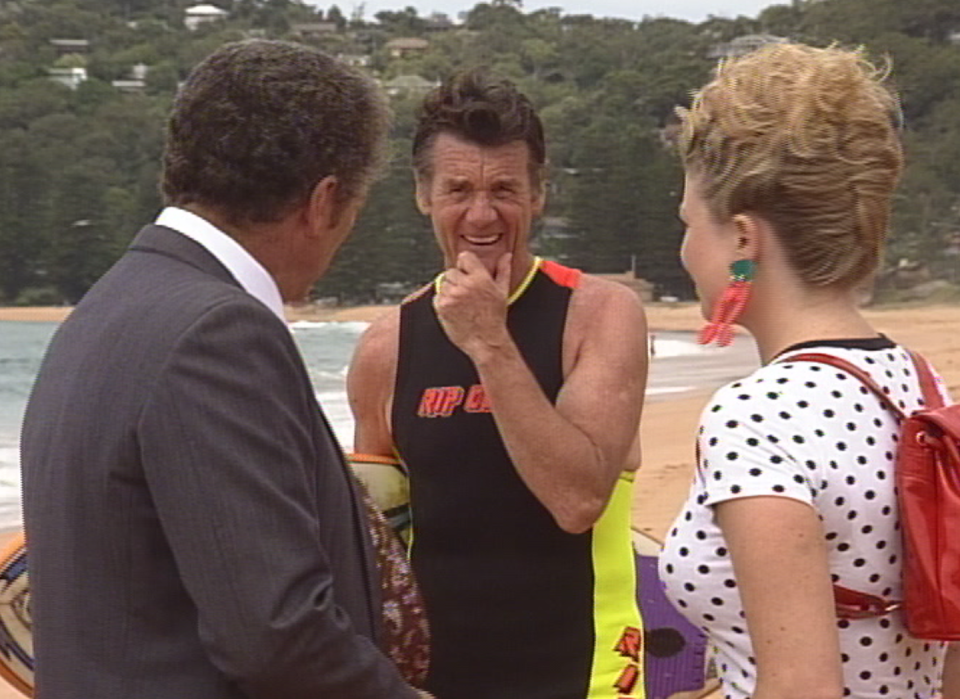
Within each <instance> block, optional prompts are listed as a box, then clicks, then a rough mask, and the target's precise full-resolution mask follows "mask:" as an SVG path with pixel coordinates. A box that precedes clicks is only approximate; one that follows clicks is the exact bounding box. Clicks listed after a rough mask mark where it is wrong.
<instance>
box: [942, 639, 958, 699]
mask: <svg viewBox="0 0 960 699" xmlns="http://www.w3.org/2000/svg"><path fill="white" fill-rule="evenodd" d="M942 695H943V699H960V643H948V644H947V654H946V657H945V658H944V660H943V690H942Z"/></svg>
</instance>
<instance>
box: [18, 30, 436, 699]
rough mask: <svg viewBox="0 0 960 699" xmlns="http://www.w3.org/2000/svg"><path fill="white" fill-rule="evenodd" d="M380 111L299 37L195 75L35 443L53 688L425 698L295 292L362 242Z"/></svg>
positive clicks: (31, 480) (28, 438) (32, 469)
mask: <svg viewBox="0 0 960 699" xmlns="http://www.w3.org/2000/svg"><path fill="white" fill-rule="evenodd" d="M387 121H388V119H387V109H386V106H385V104H384V101H383V98H382V97H381V95H380V93H379V91H378V90H377V89H376V88H375V86H374V85H373V84H372V82H371V81H370V80H369V79H368V78H367V77H365V76H363V75H362V74H361V73H359V72H357V71H355V70H353V69H351V68H348V67H346V66H344V65H342V64H341V63H339V62H338V61H336V60H334V59H332V58H331V57H329V56H327V55H326V54H324V53H322V52H319V51H316V50H314V49H310V48H307V47H303V46H297V45H295V44H288V43H283V42H274V41H250V42H242V43H235V44H228V45H226V46H223V47H221V48H220V49H218V50H217V51H216V52H215V53H214V54H213V55H211V56H210V57H209V58H207V59H206V60H205V61H203V62H202V63H201V64H200V65H199V66H198V67H197V68H196V69H195V70H194V71H193V73H192V74H191V76H190V77H189V79H188V80H187V82H186V84H185V85H184V86H183V87H182V89H181V90H180V93H179V95H178V96H177V99H176V102H175V104H174V107H173V113H172V116H171V118H170V122H169V128H168V131H167V142H166V150H165V154H164V170H163V192H164V195H165V198H166V201H167V202H168V204H169V206H168V208H166V209H164V210H163V212H162V213H161V214H160V216H159V218H158V219H157V220H156V222H155V223H154V224H152V225H148V226H146V227H145V228H143V229H142V230H141V231H140V232H139V234H138V235H137V236H136V238H135V239H134V241H133V243H132V245H131V246H130V249H129V250H128V251H127V252H126V254H125V255H124V256H123V257H122V258H121V259H120V260H119V262H117V264H116V265H115V266H114V267H113V268H112V269H111V270H110V271H108V272H107V273H106V275H104V277H103V278H102V279H100V280H99V281H98V282H97V283H96V285H94V287H93V288H92V289H91V290H90V292H89V293H88V294H87V295H86V296H85V297H84V298H83V300H82V301H81V302H80V304H79V305H78V306H77V308H76V310H75V311H74V312H73V313H72V314H71V315H70V317H69V318H68V319H67V320H66V321H65V322H64V323H63V325H62V326H61V327H60V329H59V331H58V332H57V334H56V336H55V338H54V339H53V342H52V344H51V346H50V349H49V351H48V353H47V355H46V358H45V359H44V362H43V366H42V368H41V370H40V373H39V376H38V378H37V381H36V384H35V387H34V390H33V394H32V396H31V398H30V401H29V405H28V408H27V411H26V418H25V423H24V428H23V438H22V463H23V493H24V514H25V523H26V534H27V542H28V546H29V553H28V556H29V565H30V583H31V590H32V612H33V632H34V649H35V653H36V692H37V696H40V697H48V698H49V699H53V698H56V699H71V698H76V699H93V698H96V699H139V698H143V699H146V698H147V697H150V698H156V697H163V698H165V699H187V698H199V697H203V698H204V699H241V698H243V699H251V698H262V699H268V698H269V699H281V698H282V699H298V698H299V699H321V698H327V699H361V698H366V699H386V698H388V697H389V698H391V699H392V698H394V697H398V698H399V697H411V698H412V697H416V696H418V695H420V693H419V692H417V691H415V690H413V689H411V688H410V687H409V686H408V685H407V684H406V683H405V682H404V681H403V679H402V678H401V676H400V674H399V672H398V671H397V669H396V668H395V667H394V665H393V664H392V663H391V661H390V660H389V659H388V657H387V656H386V655H385V653H384V652H382V651H381V650H380V648H379V647H378V642H379V640H380V639H381V637H382V635H383V629H382V622H381V608H380V602H381V600H380V591H379V588H380V584H381V582H380V580H379V577H378V573H377V564H376V560H375V559H374V558H373V553H372V548H371V542H370V538H369V535H368V533H367V522H366V520H365V511H364V509H363V505H362V504H361V503H360V500H359V499H358V497H357V492H356V491H355V485H354V482H353V480H352V478H351V476H350V475H349V472H348V470H347V468H346V466H345V463H344V458H343V455H342V453H341V452H340V450H339V447H338V445H337V443H336V441H335V440H334V438H333V436H332V433H331V431H330V427H329V426H328V424H327V421H326V419H325V418H324V416H323V414H322V413H321V411H320V409H319V407H318V405H317V403H316V400H315V397H314V392H313V389H312V387H311V384H310V380H309V378H308V376H307V372H306V370H305V368H304V365H303V362H302V360H301V358H300V354H299V352H298V350H297V347H296V346H295V344H294V341H293V338H292V336H291V333H290V332H289V330H288V328H287V326H286V325H285V323H284V318H283V303H284V301H296V300H299V299H302V298H303V297H304V296H305V295H306V294H307V292H308V291H309V290H310V288H311V287H312V285H313V284H314V282H315V281H316V280H317V278H318V277H319V276H320V275H321V274H322V273H323V272H324V271H325V270H326V268H327V266H328V265H329V263H330V260H331V258H332V257H333V255H334V253H335V252H336V250H337V248H338V247H339V246H340V244H341V242H342V241H343V240H344V238H345V237H346V236H347V235H348V233H349V232H350V229H351V227H352V226H353V222H354V219H355V217H356V215H357V212H358V210H359V208H360V206H361V203H362V201H363V199H364V196H365V193H366V191H367V188H368V185H369V182H370V179H371V177H372V176H373V173H374V171H375V169H376V167H377V165H378V162H379V159H380V153H381V152H382V147H383V143H384V137H385V133H386V128H387Z"/></svg>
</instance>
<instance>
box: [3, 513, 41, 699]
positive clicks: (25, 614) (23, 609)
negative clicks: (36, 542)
mask: <svg viewBox="0 0 960 699" xmlns="http://www.w3.org/2000/svg"><path fill="white" fill-rule="evenodd" d="M32 627H33V623H32V620H31V618H30V577H29V575H28V573H27V548H26V545H25V543H24V539H23V532H18V533H17V534H16V535H14V537H13V538H12V539H11V540H10V541H9V542H8V543H7V546H6V548H5V549H4V551H3V552H2V553H0V677H3V679H5V680H6V681H7V682H9V683H10V684H11V685H13V686H14V687H16V688H17V689H18V690H20V691H21V692H22V693H23V694H25V695H27V696H33V636H32Z"/></svg>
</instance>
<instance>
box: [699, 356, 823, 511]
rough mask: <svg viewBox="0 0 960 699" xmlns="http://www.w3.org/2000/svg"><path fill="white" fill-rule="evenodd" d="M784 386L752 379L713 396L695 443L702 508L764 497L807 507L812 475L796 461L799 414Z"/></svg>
mask: <svg viewBox="0 0 960 699" xmlns="http://www.w3.org/2000/svg"><path fill="white" fill-rule="evenodd" d="M771 373H773V372H771ZM788 381H789V380H788V379H787V378H786V377H783V376H779V377H778V376H776V375H773V376H769V375H768V376H765V377H756V375H754V377H751V378H749V379H747V380H744V381H740V382H737V383H733V384H730V385H729V386H726V387H724V388H722V389H720V390H719V391H717V393H716V394H715V395H714V397H713V400H712V401H711V402H710V404H709V405H708V406H707V407H706V409H705V410H704V413H703V416H702V418H701V422H700V425H701V427H700V433H699V435H698V439H697V442H698V447H699V452H700V464H699V468H698V481H699V482H698V489H700V491H701V493H702V494H701V501H702V502H703V503H704V504H707V505H715V504H717V503H720V502H724V501H726V500H733V499H736V498H745V497H755V496H761V495H768V496H778V497H785V498H791V499H794V500H799V501H801V502H804V503H807V504H809V505H813V503H814V498H815V495H816V487H815V485H814V483H813V482H812V481H811V477H812V476H813V470H812V469H811V468H809V467H808V465H805V464H804V463H803V459H802V457H799V456H798V455H800V454H804V453H806V452H807V451H808V450H807V449H805V448H804V444H805V442H806V440H807V439H808V438H807V437H806V436H805V435H804V434H803V433H804V430H803V428H802V425H801V424H800V421H801V418H802V413H803V410H802V409H799V408H798V407H797V406H796V404H795V403H796V401H795V400H793V398H791V397H790V396H789V395H785V390H786V389H788V387H789V385H788Z"/></svg>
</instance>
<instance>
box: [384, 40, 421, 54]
mask: <svg viewBox="0 0 960 699" xmlns="http://www.w3.org/2000/svg"><path fill="white" fill-rule="evenodd" d="M385 48H386V49H387V53H389V54H390V57H391V58H406V57H407V56H416V55H419V54H421V53H425V52H426V51H427V49H429V48H430V42H429V41H427V40H426V39H421V38H419V37H415V36H408V37H401V38H399V39H391V40H390V41H388V42H387V44H386V47H385Z"/></svg>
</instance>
